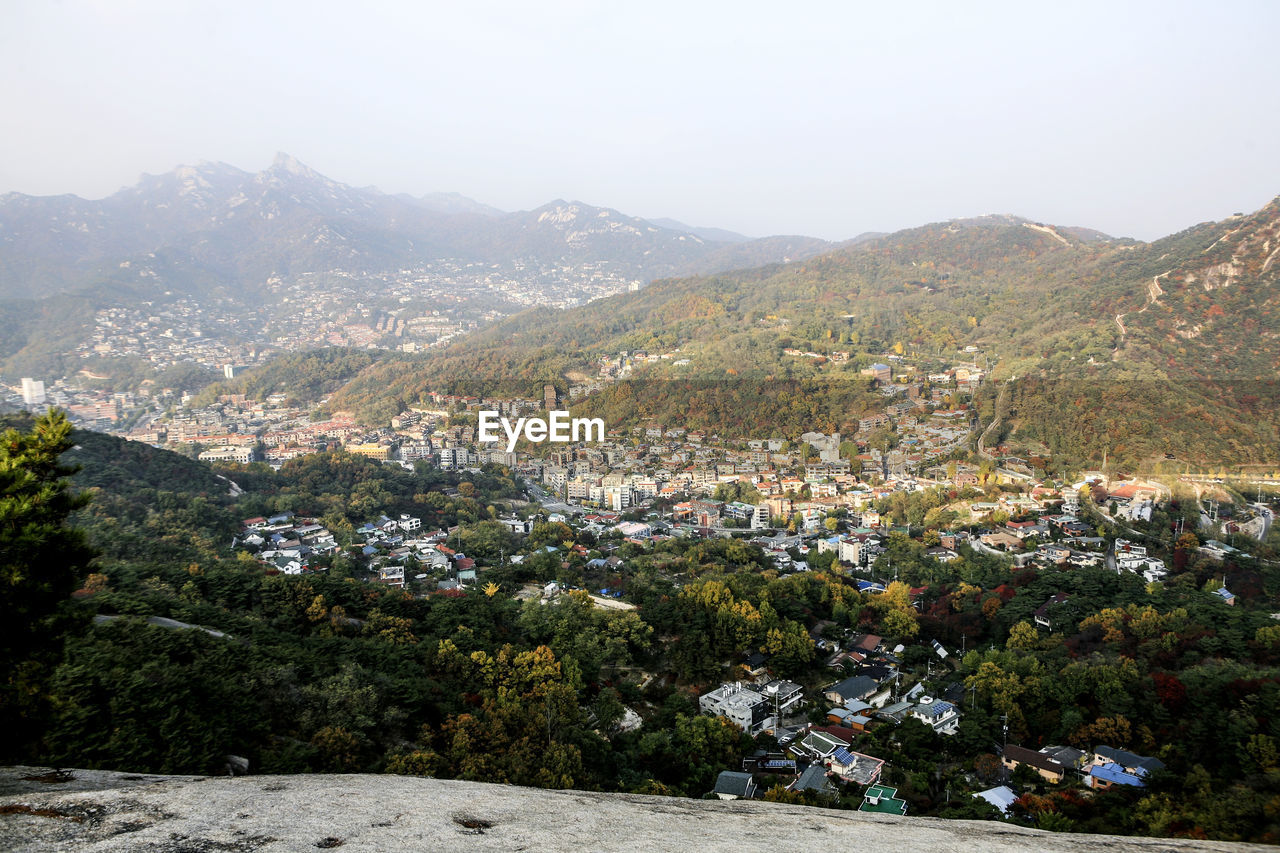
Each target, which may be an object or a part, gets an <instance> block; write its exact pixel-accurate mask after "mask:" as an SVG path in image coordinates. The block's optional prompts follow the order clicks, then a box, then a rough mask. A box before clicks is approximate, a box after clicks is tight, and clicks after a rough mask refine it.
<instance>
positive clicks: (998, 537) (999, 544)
mask: <svg viewBox="0 0 1280 853" xmlns="http://www.w3.org/2000/svg"><path fill="white" fill-rule="evenodd" d="M978 541H979V542H981V543H982V544H983V545H986V546H987V547H988V548H997V549H1003V550H1005V551H1018V550H1021V548H1022V540H1021V539H1019V538H1018V537H1017V536H1014V535H1013V534H1012V533H1006V532H1005V531H1003V530H997V531H995V532H994V533H984V534H982V535H981V536H979V537H978Z"/></svg>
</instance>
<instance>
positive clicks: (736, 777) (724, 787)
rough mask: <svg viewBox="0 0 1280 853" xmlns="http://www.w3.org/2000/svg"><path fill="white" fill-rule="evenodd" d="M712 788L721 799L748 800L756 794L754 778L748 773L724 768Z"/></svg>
mask: <svg viewBox="0 0 1280 853" xmlns="http://www.w3.org/2000/svg"><path fill="white" fill-rule="evenodd" d="M712 790H713V792H714V793H715V795H716V796H717V797H719V798H720V799H722V800H749V799H751V798H752V797H754V796H755V794H756V780H755V778H754V777H753V776H752V775H751V774H750V773H739V772H736V771H733V770H724V771H722V772H721V773H720V775H719V776H717V777H716V786H715V788H713V789H712Z"/></svg>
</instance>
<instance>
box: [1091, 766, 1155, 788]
mask: <svg viewBox="0 0 1280 853" xmlns="http://www.w3.org/2000/svg"><path fill="white" fill-rule="evenodd" d="M1089 775H1090V776H1092V777H1093V778H1095V779H1101V780H1102V781H1104V782H1111V783H1112V784H1114V785H1132V786H1133V787H1135V788H1145V787H1146V784H1145V783H1144V782H1143V781H1142V779H1140V778H1139V777H1137V776H1135V775H1133V774H1132V773H1125V772H1124V771H1123V770H1121V769H1120V768H1119V767H1117V766H1116V765H1114V764H1095V765H1094V766H1093V767H1090V768H1089Z"/></svg>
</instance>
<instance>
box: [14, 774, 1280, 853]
mask: <svg viewBox="0 0 1280 853" xmlns="http://www.w3.org/2000/svg"><path fill="white" fill-rule="evenodd" d="M71 776H72V778H70V779H65V780H62V779H58V778H56V777H54V776H53V775H51V774H49V773H48V771H47V770H44V769H39V768H30V767H10V768H3V769H0V848H3V849H6V850H20V851H68V850H70V851H96V850H102V851H107V850H110V851H257V850H262V851H285V850H316V849H335V848H339V847H340V848H342V849H344V850H393V851H394V850H415V851H418V850H449V851H472V850H474V851H488V850H494V851H498V850H500V851H519V850H528V851H543V850H637V851H640V850H643V851H654V850H678V851H733V853H742V851H749V850H762V851H764V850H768V851H771V853H772V851H781V850H854V849H858V850H894V851H914V850H928V851H938V853H943V851H963V853H977V851H1014V850H1017V851H1031V850H1037V851H1038V850H1046V851H1058V850H1063V851H1067V850H1069V851H1081V853H1083V851H1086V850H1090V851H1092V850H1098V849H1106V850H1116V851H1148V852H1149V853H1155V851H1181V850H1221V851H1228V850H1230V851H1244V850H1267V849H1269V848H1266V847H1260V846H1254V845H1244V844H1229V843H1223V842H1204V841H1181V840H1171V839H1144V838H1122V837H1115V836H1099V835H1065V834H1052V833H1045V832H1039V831H1037V830H1031V829H1024V828H1021V827H1013V826H1007V825H1003V824H999V823H991V822H975V821H945V820H939V819H936V818H912V817H906V818H895V817H888V816H883V815H867V814H859V813H857V812H847V811H828V810H825V809H813V808H804V807H801V806H788V805H778V804H773V803H762V802H741V801H734V802H719V801H705V800H685V799H675V798H668V797H649V796H640V795H634V794H597V793H587V792H582V791H544V790H538V789H534V788H516V787H511V786H507V785H486V784H481V783H476V782H456V781H445V780H438V779H419V778H411V777H404V776H321V775H312V776H247V777H240V778H220V777H219V778H210V777H193V776H154V775H138V774H127V773H111V772H105V771H88V770H77V771H73V772H72V773H71ZM24 777H25V778H24Z"/></svg>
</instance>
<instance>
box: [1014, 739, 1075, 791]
mask: <svg viewBox="0 0 1280 853" xmlns="http://www.w3.org/2000/svg"><path fill="white" fill-rule="evenodd" d="M1001 763H1003V764H1004V766H1005V768H1006V769H1008V770H1011V771H1012V770H1016V769H1017V768H1018V766H1019V765H1021V764H1025V765H1027V766H1028V767H1030V768H1031V769H1032V770H1034V771H1036V772H1037V773H1039V774H1040V778H1042V779H1044V780H1045V781H1046V782H1053V783H1055V784H1056V783H1058V782H1061V781H1062V780H1063V778H1065V777H1066V775H1067V768H1066V767H1064V766H1063V765H1061V764H1059V763H1058V762H1057V761H1054V760H1053V759H1052V758H1050V757H1049V756H1047V755H1045V754H1044V753H1041V752H1034V751H1032V750H1030V749H1027V748H1026V747H1023V746H1014V745H1012V744H1010V745H1009V746H1006V747H1005V748H1004V755H1003V756H1002V757H1001Z"/></svg>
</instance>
